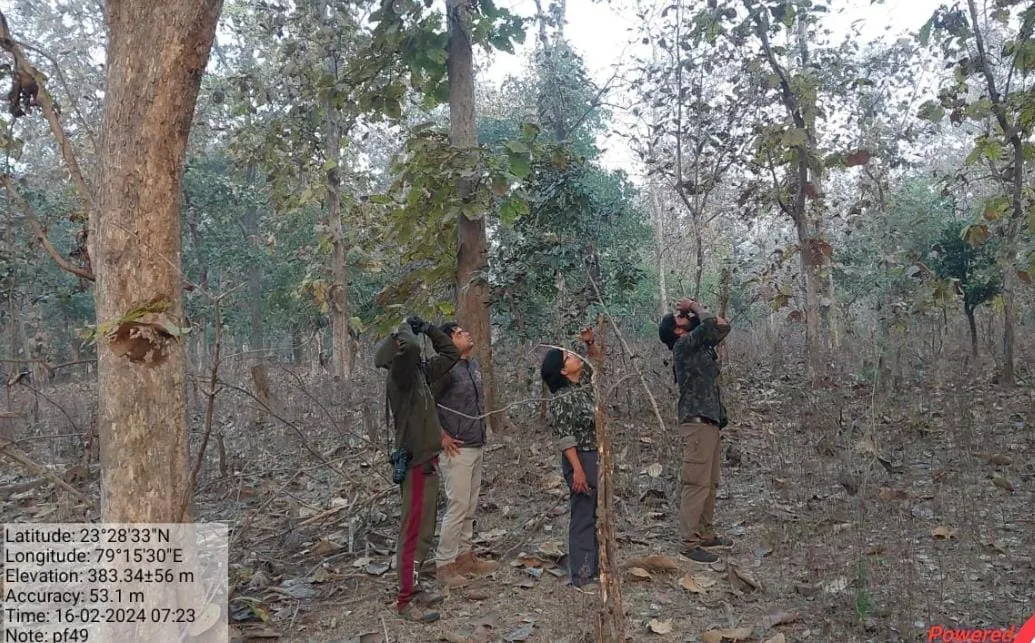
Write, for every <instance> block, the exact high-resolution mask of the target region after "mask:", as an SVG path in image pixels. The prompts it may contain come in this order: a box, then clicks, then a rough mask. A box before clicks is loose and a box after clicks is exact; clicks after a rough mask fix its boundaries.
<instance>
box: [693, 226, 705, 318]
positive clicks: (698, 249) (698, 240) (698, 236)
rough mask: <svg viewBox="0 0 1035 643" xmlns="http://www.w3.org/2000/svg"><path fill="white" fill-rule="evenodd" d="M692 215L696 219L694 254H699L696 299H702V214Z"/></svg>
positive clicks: (695, 284) (695, 287)
mask: <svg viewBox="0 0 1035 643" xmlns="http://www.w3.org/2000/svg"><path fill="white" fill-rule="evenodd" d="M690 216H691V217H692V218H693V220H694V251H695V252H694V254H696V255H697V264H696V266H695V268H694V299H700V298H701V278H702V277H703V276H704V239H703V236H704V231H703V230H701V216H700V215H699V214H697V213H692V214H691V215H690Z"/></svg>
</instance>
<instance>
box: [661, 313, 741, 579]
mask: <svg viewBox="0 0 1035 643" xmlns="http://www.w3.org/2000/svg"><path fill="white" fill-rule="evenodd" d="M729 332H730V325H729V323H728V322H727V321H726V320H725V319H723V318H721V317H716V316H715V315H713V314H712V313H710V312H708V309H707V308H705V307H704V306H702V305H701V304H699V303H698V302H696V301H694V300H692V299H685V298H684V299H681V300H680V301H679V303H677V304H676V312H675V314H673V313H669V314H667V315H665V316H664V317H663V318H662V319H661V323H660V324H659V326H658V336H659V338H660V339H661V341H662V342H663V343H664V344H665V345H666V346H668V347H669V349H670V350H672V353H673V357H674V363H673V370H674V372H675V379H676V383H677V385H678V386H679V402H678V405H677V411H678V418H679V426H680V432H681V433H682V434H683V436H684V440H685V442H684V448H683V468H682V472H681V482H680V506H679V523H680V530H681V532H682V537H683V540H684V543H685V547H686V551H687V555H688V556H689V557H690V559H691V560H694V561H697V562H703V563H709V562H715V561H717V560H718V559H719V557H718V556H717V555H715V554H714V553H713V552H712V551H709V550H710V549H717V548H726V547H729V546H730V545H731V543H730V541H728V540H726V539H724V538H720V537H718V536H717V535H716V534H715V531H714V527H713V525H712V521H713V519H714V514H715V492H716V489H717V488H718V486H719V464H720V456H719V454H720V446H719V445H720V437H719V431H720V430H721V429H722V428H723V427H724V426H726V423H727V422H728V418H727V415H726V407H725V406H724V405H723V403H722V395H721V391H720V390H719V362H718V356H717V354H716V352H715V349H716V347H717V346H718V345H719V343H720V342H722V340H723V339H725V337H726V335H727V334H729Z"/></svg>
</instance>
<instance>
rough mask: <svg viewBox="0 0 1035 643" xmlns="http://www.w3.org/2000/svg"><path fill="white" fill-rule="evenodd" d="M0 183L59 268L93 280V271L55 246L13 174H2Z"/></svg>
mask: <svg viewBox="0 0 1035 643" xmlns="http://www.w3.org/2000/svg"><path fill="white" fill-rule="evenodd" d="M0 183H3V184H4V188H6V189H7V194H8V196H10V198H11V200H12V201H14V202H15V204H17V205H18V208H19V209H20V210H21V211H22V213H23V214H25V218H26V219H27V220H28V222H29V226H31V227H32V232H33V235H34V236H35V237H36V239H37V240H38V241H39V242H40V244H41V245H42V246H43V249H44V250H46V251H47V254H48V255H50V258H51V259H53V260H54V263H56V264H57V266H58V268H61V269H62V270H64V271H65V272H70V273H72V274H73V275H76V276H77V277H82V278H83V279H87V280H89V281H93V280H94V277H93V273H92V272H91V271H89V270H87V269H86V268H82V267H80V266H77V265H75V264H74V263H72V262H71V260H69V259H68V257H66V256H64V255H63V254H61V253H60V252H59V251H58V249H57V248H55V247H54V244H53V243H51V242H50V237H48V236H47V228H46V227H44V225H43V224H42V223H40V220H39V219H38V218H36V213H35V212H33V210H32V206H31V205H29V202H28V201H26V200H25V199H24V198H22V195H21V194H19V192H18V190H17V188H15V187H14V181H13V180H12V179H11V176H10V175H9V174H0Z"/></svg>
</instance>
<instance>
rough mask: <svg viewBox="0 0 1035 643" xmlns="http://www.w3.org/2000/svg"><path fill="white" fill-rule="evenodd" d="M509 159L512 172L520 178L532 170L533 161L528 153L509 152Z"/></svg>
mask: <svg viewBox="0 0 1035 643" xmlns="http://www.w3.org/2000/svg"><path fill="white" fill-rule="evenodd" d="M507 160H508V161H509V162H510V173H511V174H513V175H514V176H516V177H517V178H519V179H523V178H525V177H526V176H528V175H529V173H530V172H531V171H532V163H531V161H530V160H529V158H528V155H527V154H515V153H513V152H509V153H508V154H507Z"/></svg>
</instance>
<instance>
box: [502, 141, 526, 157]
mask: <svg viewBox="0 0 1035 643" xmlns="http://www.w3.org/2000/svg"><path fill="white" fill-rule="evenodd" d="M503 147H505V148H507V149H508V150H510V151H511V152H513V153H514V154H528V153H530V152H531V150H530V149H528V145H525V143H524V142H522V141H507V142H506V143H504V144H503Z"/></svg>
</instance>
